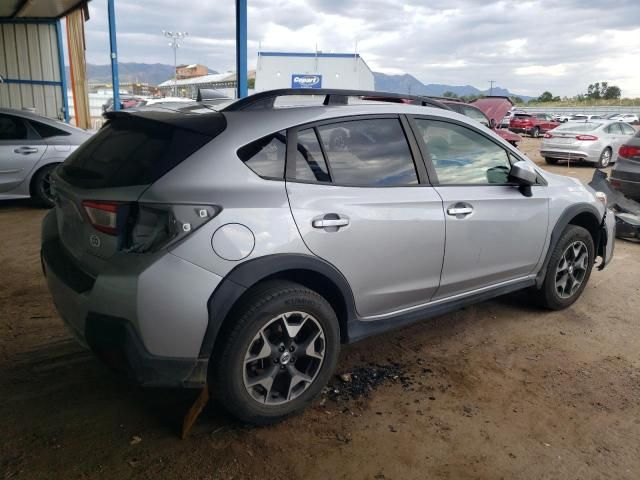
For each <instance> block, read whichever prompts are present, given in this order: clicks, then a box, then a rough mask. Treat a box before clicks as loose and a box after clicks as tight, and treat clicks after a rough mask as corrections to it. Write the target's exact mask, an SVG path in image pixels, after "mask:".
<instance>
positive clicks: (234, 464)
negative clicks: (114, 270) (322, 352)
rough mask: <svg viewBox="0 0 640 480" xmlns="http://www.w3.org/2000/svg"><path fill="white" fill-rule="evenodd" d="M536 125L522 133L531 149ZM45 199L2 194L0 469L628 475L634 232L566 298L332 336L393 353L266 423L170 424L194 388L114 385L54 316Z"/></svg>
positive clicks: (635, 361)
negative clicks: (44, 257) (44, 236)
mask: <svg viewBox="0 0 640 480" xmlns="http://www.w3.org/2000/svg"><path fill="white" fill-rule="evenodd" d="M539 142H540V140H534V139H526V140H525V142H524V144H523V145H522V147H521V148H522V150H524V151H525V152H526V153H527V154H528V155H530V157H531V158H533V159H535V160H536V161H540V160H541V159H540V158H539V156H538V154H537V149H538V145H539ZM550 169H551V170H552V171H555V172H559V173H563V174H567V175H572V176H576V177H579V178H581V179H582V180H585V181H587V180H589V179H590V177H591V175H592V173H593V168H592V167H590V166H580V165H571V166H570V167H567V166H566V165H561V166H555V167H551V168H550ZM44 214H45V212H44V211H43V210H37V209H34V208H32V207H31V206H30V205H29V204H28V203H27V202H4V203H2V204H0V240H1V242H0V245H1V247H0V425H1V430H0V434H1V440H0V478H4V479H14V478H16V479H17V478H20V479H40V478H56V479H58V478H60V479H61V478H64V479H76V478H77V479H94V478H106V479H124V478H141V479H145V478H149V479H157V478H189V479H213V478H225V479H227V478H229V479H231V478H235V479H240V478H256V479H266V478H272V479H280V478H282V479H288V480H290V479H297V478H307V479H325V478H349V479H377V480H380V479H427V478H429V479H441V478H442V479H462V478H478V479H499V478H504V479H516V478H517V479H591V478H593V479H596V478H597V479H606V478H611V479H638V478H640V314H639V312H640V244H637V243H632V242H627V241H621V240H618V241H617V242H616V252H615V259H614V261H613V263H612V264H611V265H610V266H609V267H608V268H607V269H605V270H604V271H603V272H598V271H594V273H593V275H592V277H591V280H590V282H589V285H588V286H587V288H586V290H585V292H584V295H583V296H582V298H581V299H580V300H579V301H578V302H577V303H576V304H575V305H574V306H573V307H571V308H569V309H568V310H565V311H562V312H548V311H541V310H539V309H537V308H533V307H531V306H528V305H527V303H526V300H527V298H526V296H525V295H523V294H514V295H509V296H505V297H501V298H498V299H496V300H493V301H489V302H485V303H482V304H479V305H476V306H473V307H468V308H465V309H463V310H460V311H458V312H455V313H453V314H449V315H446V316H443V317H439V318H436V319H432V320H428V321H425V322H422V323H419V324H416V325H413V326H411V327H408V328H404V329H402V330H398V331H395V332H391V333H387V334H384V335H381V336H378V337H375V338H371V339H368V340H365V341H363V342H361V343H359V344H355V345H352V346H348V347H345V348H344V349H343V351H342V354H341V361H340V363H339V367H338V373H345V372H351V371H353V369H354V368H356V367H359V366H360V367H362V366H366V365H369V364H383V365H384V364H389V363H390V362H396V363H398V364H399V367H398V368H399V369H400V370H401V372H402V373H401V375H400V376H399V377H398V378H397V379H394V378H391V379H390V380H388V381H386V382H384V383H383V384H382V385H380V386H379V387H378V388H377V389H375V390H374V391H372V392H371V393H370V395H369V396H368V398H364V397H362V398H356V399H352V400H338V401H333V400H331V399H327V398H326V397H325V398H322V399H321V400H319V401H318V402H316V404H315V405H314V406H313V407H312V408H310V409H309V410H307V411H306V412H305V413H304V414H302V415H300V416H298V417H295V418H292V419H290V420H288V421H286V422H284V423H282V424H280V425H276V426H273V427H268V428H247V427H244V426H242V425H239V424H237V423H235V422H234V421H232V420H230V419H229V418H228V417H227V416H226V415H225V414H224V412H222V411H221V410H220V408H219V407H218V406H216V405H209V406H208V407H207V409H205V411H204V413H203V415H202V416H201V417H200V419H199V420H198V422H197V424H196V426H195V428H194V430H193V433H192V435H191V436H190V437H189V438H188V439H187V440H185V441H182V440H180V439H179V438H178V436H177V432H178V426H179V424H180V421H181V415H182V414H183V413H184V412H185V411H186V409H187V407H188V405H189V402H190V401H191V400H192V399H193V398H194V396H193V394H192V392H176V391H168V390H143V389H140V388H137V387H134V386H132V385H129V384H127V383H126V382H124V381H122V380H120V379H119V378H117V377H115V376H114V375H112V374H111V373H110V372H109V371H108V370H107V369H106V368H105V367H103V366H102V365H101V364H100V363H98V362H97V361H96V360H95V359H94V358H93V357H92V356H91V354H89V353H87V352H85V351H83V350H82V349H81V348H80V347H78V346H77V345H76V344H75V343H74V342H73V340H72V339H71V338H70V335H69V334H68V333H67V332H66V331H65V329H64V327H63V325H62V322H61V321H60V319H59V318H58V316H57V314H56V312H55V310H54V308H53V305H52V303H51V300H50V297H49V294H48V292H47V289H46V287H45V283H44V280H43V277H42V274H41V271H40V261H39V254H38V249H39V237H40V231H39V227H40V222H41V219H42V217H43V215H44ZM334 384H335V388H337V389H340V388H341V380H339V379H336V380H335V381H334Z"/></svg>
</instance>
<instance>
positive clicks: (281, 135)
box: [238, 131, 287, 179]
mask: <svg viewBox="0 0 640 480" xmlns="http://www.w3.org/2000/svg"><path fill="white" fill-rule="evenodd" d="M286 153H287V135H286V132H284V131H281V132H277V133H274V134H272V135H268V136H266V137H264V138H261V139H260V140H256V141H255V142H251V143H250V144H249V145H245V146H244V147H242V148H240V149H239V150H238V157H240V160H242V161H243V162H244V164H245V165H246V166H247V167H249V168H250V169H251V170H253V171H254V172H255V173H256V174H257V175H260V176H261V177H264V178H274V179H282V178H284V161H285V157H286Z"/></svg>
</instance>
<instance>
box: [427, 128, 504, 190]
mask: <svg viewBox="0 0 640 480" xmlns="http://www.w3.org/2000/svg"><path fill="white" fill-rule="evenodd" d="M416 125H417V127H418V130H419V132H420V135H421V136H422V139H423V140H424V143H425V145H426V148H427V151H428V153H429V156H430V157H431V162H432V163H433V166H434V168H435V170H436V174H437V175H438V182H439V183H440V184H442V185H487V184H505V183H508V177H509V170H510V169H511V164H510V162H509V156H508V154H507V152H506V151H505V150H504V149H503V148H502V147H500V146H499V145H496V144H495V143H493V142H492V141H491V140H489V139H488V138H486V137H485V136H483V135H480V134H479V133H477V132H475V131H473V130H471V129H469V128H467V127H463V126H461V125H456V124H453V123H447V122H440V121H436V120H426V119H416Z"/></svg>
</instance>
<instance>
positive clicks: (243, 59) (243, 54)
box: [236, 0, 249, 98]
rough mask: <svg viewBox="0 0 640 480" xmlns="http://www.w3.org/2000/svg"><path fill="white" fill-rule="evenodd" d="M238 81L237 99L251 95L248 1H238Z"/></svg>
mask: <svg viewBox="0 0 640 480" xmlns="http://www.w3.org/2000/svg"><path fill="white" fill-rule="evenodd" d="M236 80H237V86H238V91H237V97H238V98H244V97H246V96H247V95H248V94H249V89H248V83H247V0H236Z"/></svg>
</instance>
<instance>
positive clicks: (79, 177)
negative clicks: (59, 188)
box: [61, 117, 212, 189]
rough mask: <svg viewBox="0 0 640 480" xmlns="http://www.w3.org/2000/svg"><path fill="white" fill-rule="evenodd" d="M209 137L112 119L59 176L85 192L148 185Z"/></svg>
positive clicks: (139, 121) (134, 120) (138, 120)
mask: <svg viewBox="0 0 640 480" xmlns="http://www.w3.org/2000/svg"><path fill="white" fill-rule="evenodd" d="M211 138H212V137H210V136H208V135H204V134H202V133H195V132H193V131H191V130H186V129H183V128H179V127H176V126H175V125H169V124H167V123H163V122H158V121H153V120H147V119H143V118H139V117H124V118H116V119H112V120H110V121H109V122H108V123H107V124H106V125H105V126H104V127H102V129H100V131H99V132H98V133H96V134H95V135H94V136H93V137H91V139H89V140H88V141H87V142H85V143H83V144H82V145H81V146H80V147H79V148H78V149H77V150H76V151H75V152H73V153H72V154H71V155H70V156H69V157H68V158H67V160H66V161H65V162H64V164H63V165H64V166H63V168H62V169H61V170H62V175H63V177H64V178H65V180H66V181H68V182H69V183H71V184H72V185H76V186H78V187H81V188H88V189H92V188H110V187H128V186H133V185H149V184H151V183H153V182H155V181H156V180H157V179H159V178H160V177H161V176H162V175H164V174H165V173H167V172H168V171H169V170H171V169H172V168H174V167H175V166H176V165H178V164H179V163H181V162H182V161H183V160H184V159H186V158H187V157H189V156H190V155H191V154H192V153H194V152H195V151H196V150H198V149H199V148H200V147H202V146H203V145H204V144H205V143H207V142H208V141H209V140H211Z"/></svg>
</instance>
